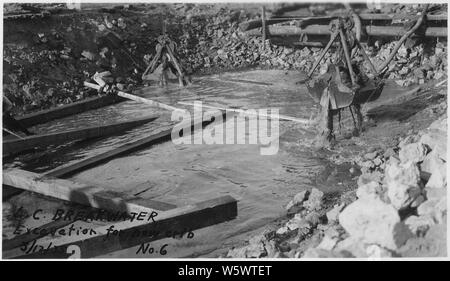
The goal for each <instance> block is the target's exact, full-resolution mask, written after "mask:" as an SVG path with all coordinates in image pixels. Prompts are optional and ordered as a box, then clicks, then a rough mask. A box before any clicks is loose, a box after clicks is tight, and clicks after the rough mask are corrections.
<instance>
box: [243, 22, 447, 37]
mask: <svg viewBox="0 0 450 281" xmlns="http://www.w3.org/2000/svg"><path fill="white" fill-rule="evenodd" d="M363 29H365V31H366V34H367V35H369V36H380V37H384V36H386V37H401V36H402V35H403V34H405V33H406V31H407V30H405V29H404V28H403V27H401V26H373V25H369V26H364V27H363ZM268 30H269V33H270V34H271V35H272V36H294V35H300V34H303V33H305V34H311V35H330V34H331V33H330V28H329V26H327V25H310V26H307V27H306V28H300V27H296V26H270V27H268ZM247 35H249V36H261V31H260V30H258V29H253V30H250V31H248V32H247ZM425 36H426V37H447V28H446V27H428V28H427V29H426V30H425Z"/></svg>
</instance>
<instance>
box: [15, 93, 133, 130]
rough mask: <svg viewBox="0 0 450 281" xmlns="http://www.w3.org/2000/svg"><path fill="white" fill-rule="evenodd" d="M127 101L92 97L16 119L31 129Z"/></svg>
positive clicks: (108, 97)
mask: <svg viewBox="0 0 450 281" xmlns="http://www.w3.org/2000/svg"><path fill="white" fill-rule="evenodd" d="M125 100H126V99H124V98H122V97H118V96H115V95H114V96H113V95H106V96H101V97H91V98H87V99H85V100H82V101H76V102H73V103H70V104H65V105H61V106H58V107H56V108H52V109H47V110H42V111H38V112H35V113H30V114H26V115H23V116H19V117H16V120H17V121H19V122H20V123H21V124H22V125H23V126H25V127H31V126H34V125H37V124H42V123H46V122H49V121H51V120H55V119H59V118H63V117H67V116H70V115H74V114H77V113H80V112H84V111H87V110H90V109H96V108H100V107H103V106H107V105H111V104H115V103H118V102H121V101H125Z"/></svg>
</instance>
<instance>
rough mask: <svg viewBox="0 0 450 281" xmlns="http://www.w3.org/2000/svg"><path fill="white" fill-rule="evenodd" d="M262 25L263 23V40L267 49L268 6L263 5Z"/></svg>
mask: <svg viewBox="0 0 450 281" xmlns="http://www.w3.org/2000/svg"><path fill="white" fill-rule="evenodd" d="M261 25H262V40H263V48H264V50H265V49H266V39H267V30H266V27H267V25H266V7H264V6H262V9H261Z"/></svg>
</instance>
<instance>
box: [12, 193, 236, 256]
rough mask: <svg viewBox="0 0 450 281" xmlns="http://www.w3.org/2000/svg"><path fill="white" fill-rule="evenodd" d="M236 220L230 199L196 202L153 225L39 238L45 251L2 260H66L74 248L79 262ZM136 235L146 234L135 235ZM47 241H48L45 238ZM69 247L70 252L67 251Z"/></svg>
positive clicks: (134, 224) (140, 223)
mask: <svg viewBox="0 0 450 281" xmlns="http://www.w3.org/2000/svg"><path fill="white" fill-rule="evenodd" d="M236 216H237V202H236V200H235V199H234V198H233V197H231V196H222V197H218V198H215V199H211V200H207V201H203V202H199V203H196V204H192V205H187V206H183V207H178V208H175V209H172V210H169V211H165V212H161V213H158V215H157V216H156V217H155V221H154V222H153V221H147V220H143V221H138V220H134V221H130V220H125V221H121V222H118V223H115V224H112V225H106V226H100V227H97V228H95V229H94V231H95V234H87V235H74V236H65V237H62V238H53V239H52V238H50V239H44V238H42V239H41V240H40V241H39V240H38V241H37V244H41V243H42V245H43V247H47V246H48V245H52V246H51V248H50V249H49V250H47V251H41V252H35V253H30V254H25V253H24V252H23V251H22V250H20V249H19V248H15V249H12V250H9V251H4V252H3V258H6V259H11V258H22V259H25V258H27V259H32V258H34V259H39V258H68V257H69V256H70V255H71V254H72V251H71V249H73V248H74V246H77V247H78V249H79V254H80V256H79V258H90V257H95V256H99V255H103V254H107V253H110V252H114V251H119V250H122V249H126V248H130V247H133V246H136V245H140V244H142V243H148V242H152V241H155V240H159V239H163V238H168V237H172V236H173V235H174V233H179V234H184V233H186V232H188V231H193V230H196V229H200V228H204V227H207V226H211V225H214V224H218V223H222V222H225V221H229V220H232V219H234V218H235V217H236ZM111 227H113V228H114V230H118V231H119V234H117V235H112V234H109V235H108V229H110V228H111ZM136 233H145V234H144V235H142V234H141V235H137V236H136ZM46 238H49V237H46ZM69 247H71V248H69Z"/></svg>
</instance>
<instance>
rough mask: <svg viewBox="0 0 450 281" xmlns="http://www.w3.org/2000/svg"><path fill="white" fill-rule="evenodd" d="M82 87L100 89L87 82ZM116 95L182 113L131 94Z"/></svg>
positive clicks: (119, 93)
mask: <svg viewBox="0 0 450 281" xmlns="http://www.w3.org/2000/svg"><path fill="white" fill-rule="evenodd" d="M84 86H86V87H89V88H91V89H95V90H99V89H100V85H96V84H94V83H89V82H84ZM117 95H118V96H120V97H122V98H126V99H130V100H134V101H137V102H140V103H145V104H148V105H151V106H155V107H159V108H163V109H166V110H171V111H173V110H180V111H184V110H183V109H180V108H176V107H173V106H171V105H167V104H164V103H161V102H157V101H153V100H150V99H146V98H142V97H139V96H136V95H132V94H128V93H125V92H122V91H118V92H117Z"/></svg>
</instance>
